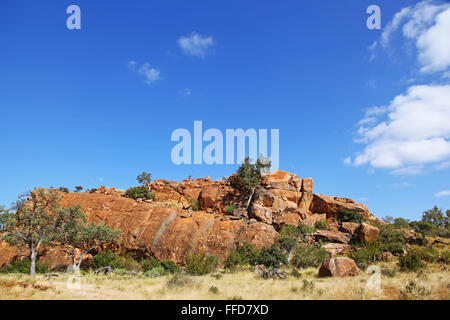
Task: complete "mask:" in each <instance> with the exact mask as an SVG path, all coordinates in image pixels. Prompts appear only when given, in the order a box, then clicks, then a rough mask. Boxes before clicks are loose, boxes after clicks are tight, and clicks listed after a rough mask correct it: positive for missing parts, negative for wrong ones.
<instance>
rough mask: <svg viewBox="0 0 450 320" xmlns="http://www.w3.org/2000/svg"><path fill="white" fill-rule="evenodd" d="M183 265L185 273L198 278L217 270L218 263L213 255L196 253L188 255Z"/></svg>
mask: <svg viewBox="0 0 450 320" xmlns="http://www.w3.org/2000/svg"><path fill="white" fill-rule="evenodd" d="M185 264H186V272H187V273H189V274H192V275H196V276H199V275H203V274H208V273H211V272H213V271H214V270H215V269H216V268H217V264H218V261H217V257H216V256H214V255H206V253H204V252H198V253H191V254H188V255H187V256H186V259H185Z"/></svg>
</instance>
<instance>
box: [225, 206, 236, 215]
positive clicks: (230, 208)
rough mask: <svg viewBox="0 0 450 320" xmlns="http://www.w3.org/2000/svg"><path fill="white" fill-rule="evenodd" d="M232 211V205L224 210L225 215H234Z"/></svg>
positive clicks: (233, 207)
mask: <svg viewBox="0 0 450 320" xmlns="http://www.w3.org/2000/svg"><path fill="white" fill-rule="evenodd" d="M234 209H235V206H234V205H231V206H227V207H226V208H225V213H226V214H230V215H231V214H233V213H234Z"/></svg>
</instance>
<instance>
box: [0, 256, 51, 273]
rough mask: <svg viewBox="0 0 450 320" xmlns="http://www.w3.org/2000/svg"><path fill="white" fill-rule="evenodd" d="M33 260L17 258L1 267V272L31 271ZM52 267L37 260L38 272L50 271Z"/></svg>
mask: <svg viewBox="0 0 450 320" xmlns="http://www.w3.org/2000/svg"><path fill="white" fill-rule="evenodd" d="M30 266H31V261H30V260H28V259H23V260H17V261H14V262H13V263H11V264H9V265H8V266H6V267H3V268H1V269H0V273H30ZM48 272H50V268H49V267H48V265H47V264H45V263H40V262H37V261H36V273H48Z"/></svg>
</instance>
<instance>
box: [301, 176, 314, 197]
mask: <svg viewBox="0 0 450 320" xmlns="http://www.w3.org/2000/svg"><path fill="white" fill-rule="evenodd" d="M313 186H314V181H313V179H312V178H305V179H303V182H302V192H310V193H312V192H313Z"/></svg>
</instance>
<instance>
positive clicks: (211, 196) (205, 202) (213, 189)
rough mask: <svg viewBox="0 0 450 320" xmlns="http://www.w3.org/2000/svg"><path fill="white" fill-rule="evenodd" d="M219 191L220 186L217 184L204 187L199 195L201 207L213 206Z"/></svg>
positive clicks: (203, 208) (204, 208)
mask: <svg viewBox="0 0 450 320" xmlns="http://www.w3.org/2000/svg"><path fill="white" fill-rule="evenodd" d="M218 192H219V187H218V186H216V185H211V186H207V187H204V188H202V191H201V192H200V195H199V201H200V208H201V209H202V210H206V209H208V208H212V207H213V206H214V205H215V203H216V199H217V194H218Z"/></svg>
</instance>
